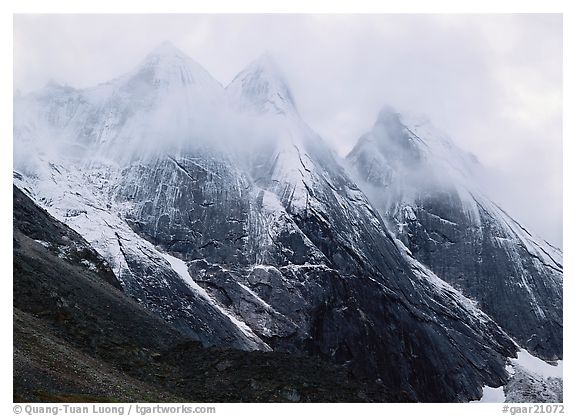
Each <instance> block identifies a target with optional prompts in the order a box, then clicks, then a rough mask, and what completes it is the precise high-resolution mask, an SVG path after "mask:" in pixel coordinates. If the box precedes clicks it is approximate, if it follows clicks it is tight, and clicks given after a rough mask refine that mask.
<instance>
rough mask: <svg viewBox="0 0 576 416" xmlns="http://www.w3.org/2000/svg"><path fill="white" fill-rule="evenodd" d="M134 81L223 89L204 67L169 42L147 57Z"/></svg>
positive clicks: (135, 74) (136, 73)
mask: <svg viewBox="0 0 576 416" xmlns="http://www.w3.org/2000/svg"><path fill="white" fill-rule="evenodd" d="M132 79H136V80H140V81H144V82H146V83H150V84H152V85H155V86H160V85H164V86H168V85H172V86H177V87H181V86H183V85H196V86H198V85H202V86H210V87H211V88H212V87H214V88H216V86H217V88H221V86H220V84H219V83H218V81H216V80H215V79H214V78H212V76H211V75H210V74H209V73H208V71H206V69H204V68H203V67H202V65H200V64H199V63H197V62H196V61H195V60H193V59H192V58H190V57H189V56H188V55H187V54H185V53H184V52H182V50H180V49H178V48H177V47H176V46H174V44H173V43H171V42H169V41H164V42H162V43H160V44H159V45H158V46H157V47H156V48H154V49H153V50H152V51H151V52H149V53H148V54H147V55H146V57H145V58H144V59H143V61H142V62H141V64H140V66H139V67H138V68H137V69H136V71H135V72H134V73H133V77H132Z"/></svg>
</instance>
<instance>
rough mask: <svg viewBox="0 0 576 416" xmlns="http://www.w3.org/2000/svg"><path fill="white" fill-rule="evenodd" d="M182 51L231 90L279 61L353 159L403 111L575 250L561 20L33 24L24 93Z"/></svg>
mask: <svg viewBox="0 0 576 416" xmlns="http://www.w3.org/2000/svg"><path fill="white" fill-rule="evenodd" d="M164 40H170V41H172V42H173V43H174V44H175V45H176V46H178V47H179V48H180V49H182V50H183V51H184V52H186V53H187V54H189V55H190V56H191V57H192V58H194V59H195V60H196V61H198V62H199V63H200V64H201V65H203V66H204V67H205V68H206V69H207V70H208V71H209V72H210V73H211V74H212V75H213V76H214V77H215V78H216V79H218V80H219V81H220V82H222V83H223V84H224V85H226V84H227V83H228V82H229V81H230V80H231V79H232V78H233V77H234V75H236V73H238V72H239V71H240V70H241V69H242V68H243V67H244V66H245V65H247V64H248V63H249V62H250V61H251V60H253V59H254V58H256V57H257V56H258V55H260V54H261V53H262V52H264V51H269V52H271V53H272V55H273V56H274V57H275V58H276V60H277V61H278V63H279V65H280V67H281V68H282V69H283V72H284V73H285V75H286V77H287V79H288V82H289V84H290V86H291V87H292V92H293V95H294V97H295V100H296V103H297V105H298V107H299V110H300V113H301V114H302V116H303V118H304V119H305V120H306V121H307V122H308V123H309V124H310V125H311V126H312V127H313V128H314V129H315V130H316V131H317V132H319V133H320V134H321V135H322V136H323V137H324V139H325V140H326V141H327V142H330V143H332V144H333V146H334V147H335V148H336V149H337V151H338V152H339V153H340V154H341V155H345V154H346V152H347V151H348V150H349V149H350V148H351V147H352V146H353V145H354V143H355V141H356V140H357V138H358V137H359V136H360V135H361V134H362V133H364V132H365V131H367V130H368V129H369V128H370V127H371V125H372V124H373V123H374V121H375V118H376V115H377V113H378V110H379V109H380V108H381V107H383V106H384V105H387V104H389V105H392V106H395V107H397V108H398V109H400V110H403V109H404V110H409V111H412V112H419V113H424V114H426V115H427V116H428V117H429V118H430V119H431V120H432V121H433V122H434V123H435V124H436V125H437V126H438V127H439V128H441V129H443V130H445V131H446V132H447V133H449V134H450V135H451V136H452V138H453V140H454V141H455V142H456V143H457V144H458V145H459V146H460V147H462V148H464V149H466V150H469V151H471V152H473V153H475V154H476V155H477V156H478V157H479V159H480V161H481V162H482V164H483V165H484V166H485V167H486V168H487V171H489V172H490V175H489V176H488V177H487V178H486V183H487V186H488V187H489V188H490V192H491V195H492V197H493V198H494V199H495V200H496V202H498V203H500V205H501V206H502V207H503V208H504V209H506V210H507V211H508V212H509V213H510V214H511V215H512V216H514V217H515V218H517V219H518V220H520V221H521V222H522V223H524V224H525V225H526V226H528V228H529V229H531V230H533V231H535V232H536V233H537V234H540V235H541V236H543V237H545V238H546V239H548V240H549V241H550V242H551V243H553V244H556V245H559V246H561V245H562V18H561V16H560V15H320V16H314V15H60V16H59V15H44V16H42V15H37V16H33V15H26V16H25V15H19V16H16V17H15V18H14V42H15V46H14V84H15V88H18V89H21V90H23V91H25V92H26V91H31V90H34V89H37V88H40V87H42V86H43V85H44V84H45V83H46V82H47V81H49V80H51V79H52V80H55V81H57V82H61V83H66V84H69V85H71V86H74V87H86V86H92V85H94V84H97V83H99V82H104V81H107V80H109V79H111V78H114V77H116V76H118V75H120V74H122V73H123V72H125V71H128V70H130V69H131V68H132V67H133V66H135V65H136V64H137V63H138V62H139V61H140V60H141V59H142V58H143V56H144V55H146V53H147V52H148V51H149V50H151V49H152V48H154V47H155V46H156V45H157V44H159V43H160V42H161V41H164Z"/></svg>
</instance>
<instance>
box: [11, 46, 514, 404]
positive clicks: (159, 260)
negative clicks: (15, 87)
mask: <svg viewBox="0 0 576 416" xmlns="http://www.w3.org/2000/svg"><path fill="white" fill-rule="evenodd" d="M163 54H164V52H163ZM163 59H164V58H163ZM166 59H167V60H166V61H165V62H167V63H170V62H173V61H174V60H175V61H177V63H178V68H180V65H185V68H184V69H182V70H181V71H180V70H179V71H173V69H174V68H172V66H171V64H170V65H168V64H166V65H165V64H164V63H162V62H164V61H163V60H156V59H154V60H153V66H154V68H156V69H155V70H154V76H153V77H152V78H151V79H149V78H150V77H148V76H146V77H144V78H143V79H142V76H143V75H142V74H143V73H146V74H148V72H146V71H144V72H142V71H138V70H137V71H134V74H136V75H133V76H132V75H131V77H128V78H126V77H124V78H121V79H120V80H119V81H116V82H117V83H119V84H115V83H112V84H111V85H107V86H106V90H103V92H102V94H101V95H102V96H105V97H107V98H105V99H101V98H100V99H101V101H98V102H97V103H96V104H90V102H91V101H90V100H94V98H92V97H91V95H90V94H92V92H83V91H79V92H74V94H71V93H70V92H66V96H67V97H68V96H70V97H81V98H79V99H81V100H82V102H83V105H82V106H73V105H72V108H74V109H75V110H74V111H72V114H70V115H69V117H70V123H66V122H62V117H65V114H66V111H64V110H63V109H62V108H61V107H60V104H58V103H59V102H60V100H50V103H53V104H50V105H54V106H55V108H54V109H50V111H48V113H51V114H59V120H60V122H61V123H60V124H58V125H57V126H56V127H58V128H61V129H62V135H66V136H67V137H77V136H78V135H79V131H78V126H82V130H81V131H83V132H89V133H87V136H86V135H84V136H82V140H83V141H86V143H88V146H89V148H90V149H93V152H94V153H95V154H97V155H98V156H99V157H100V156H101V155H103V154H105V155H111V154H112V155H113V154H115V153H117V154H118V155H119V156H118V158H117V159H114V161H113V163H109V164H108V165H105V166H104V167H103V165H102V164H101V163H100V164H97V163H96V157H94V158H92V159H88V160H86V159H82V160H81V161H79V162H78V161H72V162H70V161H67V162H66V163H64V162H63V164H65V165H66V166H63V167H62V168H61V169H60V168H59V169H60V170H61V172H63V173H58V172H55V171H54V169H53V168H52V167H48V170H47V172H48V173H46V172H41V173H40V174H37V175H36V176H33V175H29V176H27V177H26V178H23V179H22V181H23V183H30V184H31V185H30V186H32V187H35V189H34V191H35V195H36V199H37V200H38V201H49V204H48V203H47V204H46V205H47V206H49V209H50V210H51V211H50V212H53V213H55V214H57V215H59V219H62V220H63V221H65V222H66V223H67V224H68V225H70V226H71V227H73V228H75V229H77V230H78V231H80V232H81V233H83V235H86V238H87V239H88V240H89V241H90V243H91V244H93V246H94V247H97V249H98V250H99V252H101V253H104V255H105V256H107V257H106V258H107V259H108V261H109V262H110V264H112V265H113V267H112V269H113V270H114V272H115V274H116V276H117V278H118V280H119V281H120V283H121V285H122V288H123V290H124V291H125V292H126V293H127V294H128V295H129V296H131V297H132V298H134V299H136V300H138V301H139V302H140V303H141V304H142V305H144V306H146V307H147V308H148V309H149V310H152V311H154V312H156V313H157V314H159V315H160V316H162V317H163V318H164V319H166V320H167V321H169V322H171V323H172V324H173V325H174V326H176V327H177V328H178V329H179V330H180V331H181V332H183V333H186V334H187V335H188V336H190V337H193V338H194V339H196V340H200V341H202V342H203V343H204V344H205V345H224V346H228V347H230V346H231V347H235V348H241V349H270V348H271V349H274V350H275V351H280V352H286V353H290V354H307V355H313V356H321V357H325V358H328V359H330V360H332V361H333V362H335V363H339V364H342V365H344V366H346V367H347V368H349V369H351V370H352V371H353V372H354V374H356V375H357V376H361V377H368V378H369V379H370V380H372V381H374V382H375V380H379V382H380V383H382V384H383V385H384V386H386V387H387V388H388V389H390V390H392V391H395V392H405V394H408V396H409V397H410V398H411V399H413V400H420V401H468V400H470V399H473V398H477V397H479V396H480V392H481V386H482V385H485V384H488V385H491V386H496V385H501V384H503V383H504V382H505V381H506V379H507V373H506V371H505V369H504V364H505V359H506V357H510V356H512V355H514V352H515V350H516V347H515V345H514V343H513V341H512V340H511V339H510V338H509V337H508V336H507V335H506V334H505V333H504V332H503V331H502V330H501V329H499V327H498V326H497V325H496V324H495V323H494V322H493V321H492V320H490V319H489V318H488V317H487V316H486V315H484V314H483V313H482V312H480V311H479V310H478V309H477V308H475V307H474V306H473V305H472V304H471V302H469V301H468V299H466V298H465V297H463V296H462V295H461V294H460V293H458V292H457V291H456V290H454V289H453V288H452V287H450V286H449V285H447V284H445V283H443V282H441V281H440V280H439V279H437V277H436V276H434V274H432V273H430V272H429V271H428V270H426V269H425V268H424V267H422V266H421V265H420V264H419V263H418V262H417V261H415V260H414V259H413V258H407V257H406V256H405V255H404V254H402V250H403V248H402V247H401V244H400V243H399V242H398V241H397V240H395V238H394V236H393V235H392V234H390V232H389V231H388V229H387V227H386V224H385V223H384V221H383V220H382V218H381V217H380V215H379V214H378V213H377V212H376V211H375V209H374V208H373V206H372V204H371V203H370V202H369V201H368V199H367V198H366V197H365V195H364V194H363V192H362V191H360V189H358V187H357V186H356V185H355V184H354V183H353V182H352V181H351V180H350V179H349V177H348V176H347V174H346V173H345V171H344V170H343V169H342V167H341V166H340V165H339V164H338V163H337V161H336V160H335V159H334V157H333V155H332V153H331V152H330V150H329V149H328V148H327V147H326V146H325V145H324V143H323V142H322V140H321V139H320V138H319V137H317V135H316V134H315V133H314V132H312V131H311V130H310V129H309V127H308V126H307V125H306V124H305V123H304V122H303V121H302V120H301V119H300V117H299V116H298V114H297V113H296V111H295V108H294V107H293V100H292V98H291V96H289V94H287V93H286V90H285V88H286V87H285V83H284V82H283V80H282V79H281V78H279V76H278V74H275V73H273V72H272V73H271V72H270V65H269V64H262V63H256V64H255V65H253V66H251V67H249V68H248V69H247V70H246V71H244V72H243V73H241V75H239V77H237V78H236V81H235V82H234V83H233V84H232V85H231V86H229V87H228V89H227V91H226V94H228V96H229V97H232V98H234V97H241V100H240V101H239V102H235V103H233V104H239V105H238V106H234V105H232V106H231V107H239V108H241V109H242V111H245V112H246V113H248V114H250V115H251V117H252V118H251V119H250V122H251V126H250V128H248V129H244V130H239V131H240V132H241V133H242V135H241V136H240V137H238V139H237V141H236V142H233V143H224V144H222V143H221V142H218V139H219V136H218V134H212V133H213V132H212V133H210V134H208V133H206V135H207V136H209V137H210V138H212V135H214V138H213V139H214V143H210V140H208V139H207V138H206V137H203V138H200V139H198V143H196V142H194V144H193V145H190V143H189V142H190V141H193V140H192V137H194V138H195V137H196V136H194V135H193V134H192V133H190V131H189V130H188V127H187V123H188V122H189V118H188V116H190V117H192V115H193V114H194V112H195V111H196V107H194V106H191V105H189V104H186V103H187V101H186V99H190V100H195V99H196V98H198V97H200V96H201V94H200V92H202V91H203V92H202V93H203V94H205V92H206V90H210V91H211V89H212V88H216V87H214V85H213V83H207V84H206V85H204V87H205V88H204V89H202V88H201V87H202V86H201V85H200V86H199V84H198V83H178V82H176V81H177V80H175V79H172V78H170V79H168V80H165V79H164V80H162V79H160V80H159V79H157V78H158V77H159V76H168V77H172V76H174V74H179V73H189V72H191V74H189V75H190V76H191V78H192V79H201V77H199V76H196V77H194V71H195V69H194V67H193V65H190V64H185V62H186V60H183V59H180V58H178V59H175V58H174V59H173V58H166ZM183 62H184V63H183ZM147 65H149V63H146V65H145V66H147ZM159 74H160V75H159ZM204 75H205V74H204ZM151 80H152V81H153V82H152V81H151ZM135 83H136V84H137V85H138V87H137V88H136V87H131V86H133V85H134V84H135ZM175 86H177V88H176V87H175ZM126 89H128V90H130V91H131V94H136V95H138V96H140V95H142V97H145V98H146V99H145V100H144V98H142V97H141V99H139V100H136V98H135V97H134V95H129V97H132V98H130V100H128V101H125V99H126V96H125V95H123V94H122V91H124V90H126ZM136 90H137V91H136ZM107 91H108V92H107ZM110 91H112V92H110ZM151 91H152V92H153V93H152V92H151ZM137 93H138V94H137ZM221 93H222V94H223V92H220V91H219V90H218V89H217V88H216V90H215V92H214V95H217V96H219V95H220V94H221ZM106 94H109V96H108V95H106ZM96 95H97V96H98V97H101V95H99V94H96ZM254 96H255V99H254V100H252V99H251V97H252V98H254ZM118 97H120V98H122V97H124V98H122V100H120V98H118ZM31 99H34V98H33V97H32V98H31ZM71 99H72V100H74V98H71ZM118 100H120V101H121V102H122V103H123V104H122V105H123V106H119V107H118V108H119V110H118V111H120V112H121V117H117V116H116V115H115V116H114V118H113V120H111V119H110V117H111V116H110V112H109V111H107V109H109V106H110V103H117V102H119V101H118ZM134 100H135V101H136V103H140V104H141V103H142V102H145V103H146V106H145V107H146V108H145V110H143V109H141V108H139V107H138V106H136V105H131V104H130V102H129V101H134ZM66 102H68V103H69V101H66ZM175 104H178V106H175ZM180 104H182V105H184V104H186V105H188V107H186V106H185V107H184V108H182V107H180ZM264 104H266V105H264ZM268 104H270V105H268ZM43 105H44V104H42V105H41V106H43ZM67 105H69V104H67ZM173 113H176V116H174V114H173ZM158 114H163V115H165V114H169V116H170V117H169V121H170V122H169V123H166V120H165V118H162V120H161V121H162V122H160V121H158V118H157V116H158ZM180 115H181V116H182V118H180ZM222 117H224V116H222ZM39 118H40V117H39ZM122 120H123V121H122ZM111 121H114V123H116V124H114V129H113V130H106V129H107V127H106V126H110V123H111ZM223 121H224V122H226V121H227V119H226V118H223ZM46 122H47V123H49V124H50V125H54V123H52V122H50V120H48V121H46ZM15 124H16V125H19V123H15ZM175 126H178V129H176V128H175ZM254 126H256V127H255V128H254ZM262 126H265V127H262ZM260 127H262V129H260ZM18 131H19V135H22V134H24V133H23V132H25V129H24V128H19V129H18ZM104 131H106V134H105V135H104V136H105V138H106V141H103V137H104V136H103V133H102V132H104ZM90 132H93V133H90ZM95 132H98V133H95ZM196 132H197V131H196V130H194V133H195V134H196ZM218 132H219V131H218ZM252 133H253V134H254V136H258V137H252V136H251V134H252ZM222 134H224V133H222ZM140 135H141V136H142V137H147V138H149V136H152V137H153V138H154V139H155V140H156V142H154V145H155V146H157V145H158V143H160V142H162V140H164V139H166V140H168V139H170V140H172V141H173V139H174V137H176V136H178V135H181V136H182V137H181V139H182V141H184V142H185V144H182V145H181V146H175V145H173V144H174V143H172V142H171V144H170V146H167V147H165V148H162V149H163V151H162V152H156V153H150V152H142V151H141V150H142V149H141V148H140V147H138V148H137V151H136V150H134V149H132V150H134V152H135V153H130V152H128V150H130V149H129V146H128V144H133V143H137V142H138V140H139V139H140V138H141V137H140ZM24 136H25V137H27V136H26V135H24ZM89 136H93V137H92V138H91V139H90V137H89ZM18 137H19V136H18ZM178 137H180V136H178ZM243 141H246V144H245V145H244V143H243ZM126 143H128V144H126ZM146 143H147V144H148V142H146ZM254 143H256V145H254ZM143 144H144V143H143ZM227 144H228V145H227ZM155 149H156V150H157V148H155ZM254 149H256V150H254ZM148 150H149V149H148ZM143 153H146V157H143V156H142V154H143ZM79 171H80V172H82V176H79V175H78V174H77V172H79ZM43 175H44V176H43ZM102 177H105V179H104V180H102ZM51 181H52V182H56V183H58V184H60V185H62V186H59V187H58V188H57V189H53V188H50V187H49V185H47V183H50V182H51ZM43 198H44V199H43ZM87 201H88V202H89V203H88V202H87ZM68 205H74V206H80V207H83V209H84V210H85V211H86V212H85V213H83V214H81V215H76V216H72V217H66V213H67V212H68V211H69V210H70V209H69V207H68ZM95 224H98V227H96V226H95ZM95 228H97V232H94V229H95ZM166 255H171V256H173V257H172V259H176V260H181V261H184V262H186V264H185V265H184V269H186V270H184V271H183V270H176V269H177V268H178V267H175V266H174V265H172V266H171V264H172V263H169V261H167V260H166V257H165V256H166ZM178 265H180V266H181V264H180V263H178ZM186 273H189V275H190V276H186ZM188 277H189V278H190V280H193V283H191V282H186V279H187V278H188ZM196 286H198V287H196ZM220 367H222V366H220ZM218 371H220V370H218ZM284 387H286V388H285V389H284ZM278 394H279V395H280V397H283V398H284V399H285V400H289V401H290V400H296V399H298V397H299V395H300V399H302V393H301V390H299V389H296V390H294V389H293V388H292V387H290V386H282V391H281V392H280V393H278ZM398 394H400V393H398Z"/></svg>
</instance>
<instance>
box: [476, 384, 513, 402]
mask: <svg viewBox="0 0 576 416" xmlns="http://www.w3.org/2000/svg"><path fill="white" fill-rule="evenodd" d="M505 400H506V395H505V394H504V386H500V387H488V386H484V387H482V397H481V398H480V400H473V401H471V402H470V403H504V401H505Z"/></svg>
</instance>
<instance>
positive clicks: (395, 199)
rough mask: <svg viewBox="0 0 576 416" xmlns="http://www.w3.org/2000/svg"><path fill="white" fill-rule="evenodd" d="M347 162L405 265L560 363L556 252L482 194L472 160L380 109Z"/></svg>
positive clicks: (425, 128)
mask: <svg viewBox="0 0 576 416" xmlns="http://www.w3.org/2000/svg"><path fill="white" fill-rule="evenodd" d="M347 161H348V163H349V164H350V166H352V170H353V171H354V172H355V177H356V178H357V180H358V181H359V183H360V184H361V187H362V189H363V190H365V191H366V193H367V195H368V196H369V197H370V200H371V201H372V202H373V203H374V206H376V207H377V208H378V210H379V212H380V214H381V215H382V217H383V218H384V219H385V220H386V222H387V223H388V225H389V227H390V229H391V230H392V231H393V233H394V235H395V236H396V238H398V239H399V240H401V241H402V243H403V244H404V245H405V246H406V247H407V248H408V252H409V253H410V254H409V255H410V256H413V257H414V258H415V259H417V260H418V261H420V262H421V263H423V264H425V265H426V266H428V267H429V268H430V269H431V270H432V271H434V272H435V273H436V274H437V275H438V276H439V277H440V278H442V279H443V280H445V281H446V282H448V283H450V284H451V285H453V286H454V287H457V288H459V289H461V290H462V292H463V293H464V294H465V295H466V296H469V297H470V298H471V299H474V300H475V301H477V302H478V306H479V307H480V309H482V310H483V311H484V312H486V313H487V314H488V315H489V316H490V317H491V318H493V319H494V320H495V321H496V322H497V323H498V324H499V325H500V326H501V327H502V328H503V329H505V330H506V332H507V333H508V334H510V335H512V336H513V337H514V338H515V339H516V340H517V341H518V342H519V343H520V344H521V345H522V346H523V347H525V348H526V349H528V350H529V351H531V352H532V353H534V354H536V355H538V356H540V357H542V358H544V359H558V358H562V252H561V251H560V250H559V249H557V248H555V247H553V246H551V245H550V244H548V243H547V242H546V241H544V240H542V239H540V238H538V237H537V236H535V235H533V234H531V233H530V232H529V231H527V230H526V229H525V228H524V227H522V226H521V225H520V224H519V223H518V222H516V221H515V220H514V219H513V218H511V217H510V216H509V215H508V214H506V212H504V211H503V210H502V209H501V208H500V207H499V206H497V205H496V204H495V203H494V202H492V201H491V200H490V199H489V198H488V197H487V196H486V195H485V193H484V192H482V190H481V187H480V186H479V185H478V183H479V178H480V175H482V167H481V166H480V164H479V163H478V161H477V160H476V158H475V157H474V156H473V155H471V154H469V153H466V152H464V151H462V150H460V149H459V148H458V147H457V146H456V145H454V143H453V142H452V141H451V140H450V139H449V138H448V137H447V136H446V135H445V134H443V133H442V132H440V131H438V130H437V129H436V128H434V127H433V126H432V125H431V123H430V122H429V121H427V120H425V119H423V118H418V117H414V116H406V115H401V114H399V113H397V112H395V111H394V110H392V109H390V108H385V109H384V110H382V111H381V113H380V115H379V117H378V120H377V121H376V123H375V125H374V127H373V128H372V130H371V131H370V132H369V133H367V134H366V135H364V136H363V137H361V138H360V140H359V141H358V143H357V145H356V147H355V148H354V149H353V150H352V151H351V153H350V154H349V155H348V157H347Z"/></svg>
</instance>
